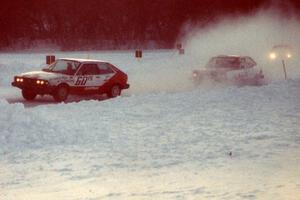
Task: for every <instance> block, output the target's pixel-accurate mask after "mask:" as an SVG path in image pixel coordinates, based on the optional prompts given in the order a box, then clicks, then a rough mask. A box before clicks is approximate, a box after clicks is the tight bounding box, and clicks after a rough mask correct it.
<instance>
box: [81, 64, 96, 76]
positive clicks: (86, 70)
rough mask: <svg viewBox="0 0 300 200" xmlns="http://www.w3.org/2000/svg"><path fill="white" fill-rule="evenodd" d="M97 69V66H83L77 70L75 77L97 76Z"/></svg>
mask: <svg viewBox="0 0 300 200" xmlns="http://www.w3.org/2000/svg"><path fill="white" fill-rule="evenodd" d="M99 73H100V72H99V69H98V66H97V64H92V63H90V64H83V65H82V66H81V68H80V69H79V71H78V73H77V75H97V74H99Z"/></svg>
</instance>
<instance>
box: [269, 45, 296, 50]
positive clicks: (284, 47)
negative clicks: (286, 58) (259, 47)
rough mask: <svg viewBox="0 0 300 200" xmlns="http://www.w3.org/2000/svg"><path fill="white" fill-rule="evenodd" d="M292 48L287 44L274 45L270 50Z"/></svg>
mask: <svg viewBox="0 0 300 200" xmlns="http://www.w3.org/2000/svg"><path fill="white" fill-rule="evenodd" d="M291 48H292V47H291V46H290V45H288V44H278V45H274V46H273V47H272V49H291Z"/></svg>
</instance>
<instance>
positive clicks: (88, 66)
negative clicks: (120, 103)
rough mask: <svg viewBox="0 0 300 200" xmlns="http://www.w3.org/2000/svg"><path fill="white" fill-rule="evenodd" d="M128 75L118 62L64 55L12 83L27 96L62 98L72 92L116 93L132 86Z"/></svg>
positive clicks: (18, 77) (110, 95) (118, 93)
mask: <svg viewBox="0 0 300 200" xmlns="http://www.w3.org/2000/svg"><path fill="white" fill-rule="evenodd" d="M127 80H128V76H127V74H125V73H124V72H122V71H121V70H120V69H118V68H117V67H115V66H114V65H112V64H110V63H108V62H105V61H100V60H89V59H76V58H61V59H58V60H56V61H55V62H54V63H52V64H51V65H49V66H48V67H47V68H44V69H43V70H42V71H32V72H27V73H23V74H20V75H17V76H15V77H14V80H13V82H12V85H13V86H15V87H18V88H20V89H21V90H22V95H23V97H24V98H25V99H26V100H33V99H34V98H35V97H36V96H37V95H45V94H49V95H52V96H53V97H54V99H55V100H56V101H58V102H60V101H65V100H66V99H67V97H68V95H69V94H76V95H84V94H107V96H108V97H116V96H119V95H120V94H121V91H122V90H123V89H127V88H129V84H127Z"/></svg>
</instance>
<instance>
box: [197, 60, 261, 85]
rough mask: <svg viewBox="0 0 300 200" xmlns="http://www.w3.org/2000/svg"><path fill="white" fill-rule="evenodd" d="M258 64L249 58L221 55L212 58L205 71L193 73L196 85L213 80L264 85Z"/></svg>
mask: <svg viewBox="0 0 300 200" xmlns="http://www.w3.org/2000/svg"><path fill="white" fill-rule="evenodd" d="M256 65H257V64H256V62H255V61H254V60H253V59H252V58H251V57H249V56H236V55H221V56H216V57H212V58H211V59H210V60H209V62H208V63H207V64H206V66H205V67H204V68H203V69H199V70H194V71H193V74H192V75H193V81H194V83H195V84H196V85H198V84H201V82H202V81H205V80H212V81H216V82H222V83H233V84H237V85H239V86H243V85H263V84H265V81H264V75H263V72H262V70H261V69H257V67H256Z"/></svg>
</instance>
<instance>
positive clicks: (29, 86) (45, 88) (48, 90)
mask: <svg viewBox="0 0 300 200" xmlns="http://www.w3.org/2000/svg"><path fill="white" fill-rule="evenodd" d="M11 85H12V86H14V87H17V88H20V89H21V90H30V91H32V92H34V93H36V94H41V95H44V94H52V93H53V92H54V87H53V86H50V85H48V84H44V85H38V84H35V83H34V81H31V82H29V81H24V82H16V81H13V82H12V83H11Z"/></svg>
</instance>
